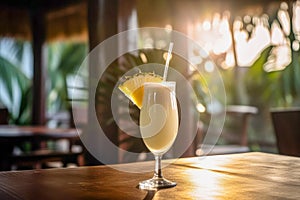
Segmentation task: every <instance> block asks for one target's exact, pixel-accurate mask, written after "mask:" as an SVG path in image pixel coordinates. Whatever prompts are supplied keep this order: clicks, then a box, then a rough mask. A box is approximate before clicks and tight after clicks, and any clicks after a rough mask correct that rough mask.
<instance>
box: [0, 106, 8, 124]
mask: <svg viewBox="0 0 300 200" xmlns="http://www.w3.org/2000/svg"><path fill="white" fill-rule="evenodd" d="M8 121H9V112H8V109H7V108H0V125H4V124H5V125H6V124H8Z"/></svg>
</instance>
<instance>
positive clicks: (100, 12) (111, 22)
mask: <svg viewBox="0 0 300 200" xmlns="http://www.w3.org/2000/svg"><path fill="white" fill-rule="evenodd" d="M88 31H89V49H90V51H92V50H93V49H94V48H95V47H96V46H97V45H99V44H100V43H101V42H103V41H104V40H106V39H107V38H109V37H111V36H113V35H115V34H117V33H118V0H89V1H88ZM116 50H117V47H111V49H109V51H107V52H103V54H106V53H107V54H109V53H111V52H110V51H116ZM99 56H100V55H99ZM101 57H102V58H105V55H101ZM93 62H97V64H96V65H95V63H89V89H90V91H94V87H96V86H95V80H100V77H97V75H98V74H99V71H101V70H104V69H105V67H106V66H103V65H102V64H101V62H102V61H101V60H100V59H99V60H98V61H96V60H95V59H93ZM108 95H109V94H108ZM94 99H95V94H93V93H92V92H90V93H89V108H88V110H89V114H88V123H89V125H88V133H87V134H90V135H89V136H87V137H88V139H87V140H88V144H89V145H91V149H92V148H93V149H92V151H94V153H95V152H96V154H101V155H102V157H103V159H104V160H106V163H104V164H108V163H107V161H108V162H109V163H117V162H118V152H117V150H115V149H114V150H111V149H110V147H109V145H108V144H107V142H105V139H106V138H103V137H107V138H108V139H109V140H110V141H111V142H112V143H114V144H118V128H117V126H116V125H115V123H112V124H111V125H108V126H104V127H101V128H102V130H103V132H104V133H105V134H106V135H105V136H103V135H102V136H98V137H97V136H96V134H98V133H97V132H99V129H98V128H97V125H98V124H99V122H98V119H97V118H98V117H99V115H100V117H99V118H100V119H102V118H104V120H105V119H108V118H109V116H108V115H110V113H111V106H110V101H108V102H107V104H106V105H104V104H102V105H101V104H100V105H94V104H93V102H94V101H93V100H94ZM95 107H96V109H97V112H100V114H99V113H97V117H95V115H94V113H95ZM110 117H112V116H110ZM93 134H95V135H93ZM98 135H99V134H98ZM99 137H100V138H99ZM101 137H102V138H101ZM97 152H98V153H97ZM98 160H99V159H98ZM98 160H97V159H95V158H94V157H93V156H91V155H90V154H89V153H88V154H87V156H86V164H87V165H96V164H100V163H101V162H102V161H101V162H99V161H98Z"/></svg>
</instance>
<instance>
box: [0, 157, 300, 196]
mask: <svg viewBox="0 0 300 200" xmlns="http://www.w3.org/2000/svg"><path fill="white" fill-rule="evenodd" d="M117 166H118V167H119V168H120V169H128V168H131V169H135V171H137V172H138V171H139V170H140V169H146V168H150V169H151V168H153V162H143V163H131V164H121V165H117ZM163 172H164V175H165V177H166V178H169V179H171V180H173V181H176V182H177V186H176V187H174V188H169V189H162V190H159V191H145V190H140V189H138V188H137V185H138V182H139V181H141V180H144V179H147V178H149V177H151V176H152V172H149V173H148V172H147V173H126V172H122V171H118V170H116V169H113V168H111V167H109V166H96V167H79V168H62V169H50V170H30V171H22V172H2V173H0V197H1V199H45V200H46V199H122V200H124V199H259V200H261V199H300V158H297V157H288V156H280V155H273V154H265V153H243V154H231V155H218V156H208V157H206V158H199V157H194V158H183V159H178V160H177V161H176V162H175V163H173V164H171V165H169V166H168V167H167V168H164V170H163Z"/></svg>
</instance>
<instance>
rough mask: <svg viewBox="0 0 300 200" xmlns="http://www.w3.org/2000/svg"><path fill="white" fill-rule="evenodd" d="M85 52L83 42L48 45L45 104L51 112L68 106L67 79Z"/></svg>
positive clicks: (85, 48) (75, 70)
mask: <svg viewBox="0 0 300 200" xmlns="http://www.w3.org/2000/svg"><path fill="white" fill-rule="evenodd" d="M86 53H87V45H86V44H85V43H70V42H68V43H53V44H50V45H49V46H48V78H49V81H48V85H47V86H48V88H47V90H48V97H47V105H48V108H49V109H50V110H51V111H52V112H56V111H59V110H68V109H69V108H70V101H69V99H70V98H69V95H68V84H67V80H68V78H69V77H70V76H74V75H75V74H76V72H77V70H78V68H79V66H80V65H81V63H82V61H83V59H84V58H85V56H86Z"/></svg>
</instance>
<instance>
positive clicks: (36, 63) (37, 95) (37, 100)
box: [30, 9, 46, 125]
mask: <svg viewBox="0 0 300 200" xmlns="http://www.w3.org/2000/svg"><path fill="white" fill-rule="evenodd" d="M30 14H31V31H32V49H33V98H32V99H33V101H32V122H31V123H32V124H33V125H43V124H45V123H46V117H45V101H46V98H45V89H46V88H45V77H46V62H45V59H46V57H45V56H44V55H45V52H44V43H45V39H46V28H45V15H44V13H43V12H42V11H39V10H37V9H32V10H31V13H30Z"/></svg>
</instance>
